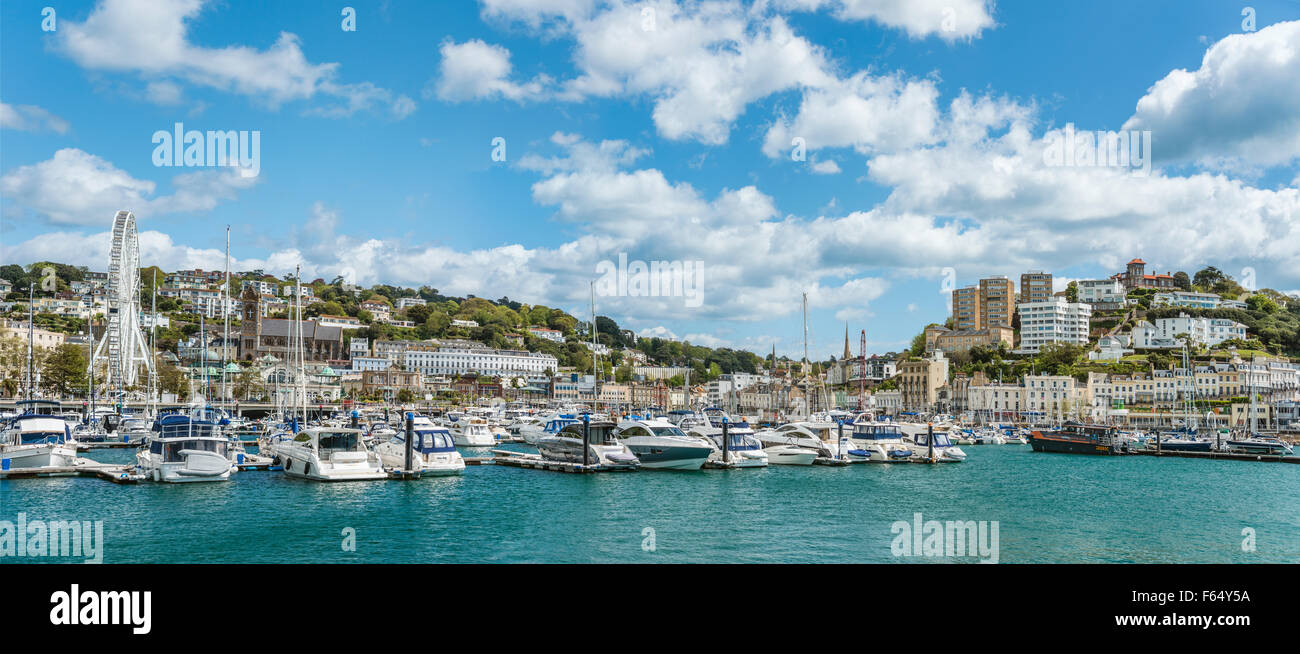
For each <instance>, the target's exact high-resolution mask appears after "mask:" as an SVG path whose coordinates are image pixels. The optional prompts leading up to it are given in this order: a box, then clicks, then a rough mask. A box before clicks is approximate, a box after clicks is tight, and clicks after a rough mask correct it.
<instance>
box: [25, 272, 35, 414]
mask: <svg viewBox="0 0 1300 654" xmlns="http://www.w3.org/2000/svg"><path fill="white" fill-rule="evenodd" d="M35 309H36V283H35V282H32V283H30V284H28V285H27V399H28V400H32V399H35V393H36V390H35V389H34V388H33V387H34V386H35V385H36V350H35V349H33V348H32V339H33V337H34V332H33V331H32V325H33V324H34V323H35V322H36V311H35Z"/></svg>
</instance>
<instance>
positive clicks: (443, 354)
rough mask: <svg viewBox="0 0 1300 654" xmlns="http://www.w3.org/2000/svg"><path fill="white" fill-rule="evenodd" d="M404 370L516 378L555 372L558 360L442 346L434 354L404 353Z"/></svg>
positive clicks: (429, 373) (429, 352) (481, 348)
mask: <svg viewBox="0 0 1300 654" xmlns="http://www.w3.org/2000/svg"><path fill="white" fill-rule="evenodd" d="M403 363H404V364H405V365H406V369H407V370H418V371H420V373H422V374H425V375H460V374H465V373H471V372H474V373H478V374H480V375H493V376H503V375H519V374H527V373H538V374H541V373H545V372H546V370H547V369H549V370H551V372H555V371H556V370H558V369H559V367H560V366H559V361H558V360H557V359H556V358H555V356H554V355H550V354H541V353H534V352H526V351H523V350H494V349H491V348H486V347H471V346H467V345H444V346H442V347H440V348H438V349H437V350H433V351H420V350H407V351H406V353H405V354H403Z"/></svg>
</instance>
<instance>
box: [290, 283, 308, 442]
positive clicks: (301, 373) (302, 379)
mask: <svg viewBox="0 0 1300 654" xmlns="http://www.w3.org/2000/svg"><path fill="white" fill-rule="evenodd" d="M293 304H294V307H296V308H297V311H296V313H295V316H296V322H295V331H296V333H297V335H298V350H297V355H298V383H297V384H296V387H297V388H296V390H297V391H298V393H299V397H300V398H301V406H302V424H303V425H306V424H307V379H306V376H307V361H306V353H305V352H304V348H303V339H302V266H301V265H297V266H294V268H293Z"/></svg>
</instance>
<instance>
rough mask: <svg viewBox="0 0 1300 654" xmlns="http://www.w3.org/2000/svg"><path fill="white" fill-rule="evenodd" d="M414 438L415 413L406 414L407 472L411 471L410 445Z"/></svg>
mask: <svg viewBox="0 0 1300 654" xmlns="http://www.w3.org/2000/svg"><path fill="white" fill-rule="evenodd" d="M414 439H415V414H413V413H407V414H406V470H405V472H406V473H407V474H410V472H411V446H412V444H413V441H414Z"/></svg>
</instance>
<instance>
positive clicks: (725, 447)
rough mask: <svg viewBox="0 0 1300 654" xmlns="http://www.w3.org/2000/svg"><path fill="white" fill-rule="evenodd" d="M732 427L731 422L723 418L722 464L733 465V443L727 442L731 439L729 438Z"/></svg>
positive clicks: (725, 417)
mask: <svg viewBox="0 0 1300 654" xmlns="http://www.w3.org/2000/svg"><path fill="white" fill-rule="evenodd" d="M730 426H731V420H730V419H729V418H727V416H722V462H723V463H731V443H729V442H727V441H728V439H729V438H730V437H729V436H727V434H728V431H729V430H728V428H729V427H730Z"/></svg>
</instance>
